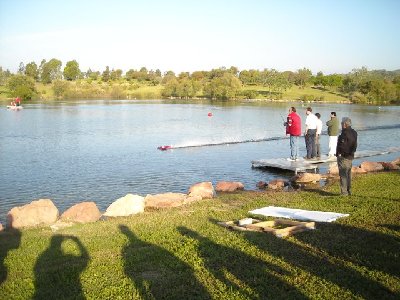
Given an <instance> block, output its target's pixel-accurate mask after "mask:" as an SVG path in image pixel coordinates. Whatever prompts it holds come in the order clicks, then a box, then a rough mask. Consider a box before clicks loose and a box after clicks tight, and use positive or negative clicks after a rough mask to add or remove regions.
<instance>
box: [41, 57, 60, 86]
mask: <svg viewBox="0 0 400 300" xmlns="http://www.w3.org/2000/svg"><path fill="white" fill-rule="evenodd" d="M61 65H62V63H61V61H60V60H58V59H55V58H52V59H51V60H50V61H49V62H46V61H45V60H42V64H41V74H40V79H41V81H42V82H43V83H51V82H52V81H53V80H56V79H61V77H62V73H61Z"/></svg>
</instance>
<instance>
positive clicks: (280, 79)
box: [260, 69, 291, 93]
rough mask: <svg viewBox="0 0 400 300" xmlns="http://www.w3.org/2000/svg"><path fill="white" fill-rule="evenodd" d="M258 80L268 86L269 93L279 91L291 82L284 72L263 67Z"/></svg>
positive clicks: (283, 89)
mask: <svg viewBox="0 0 400 300" xmlns="http://www.w3.org/2000/svg"><path fill="white" fill-rule="evenodd" d="M260 81H261V83H262V85H264V86H266V87H268V89H269V92H270V93H276V92H278V93H281V92H283V91H285V90H287V89H288V88H289V87H290V86H291V83H290V82H289V80H288V79H287V77H286V76H285V74H283V73H280V72H278V71H277V70H275V69H271V70H268V69H265V70H264V71H263V72H261V73H260Z"/></svg>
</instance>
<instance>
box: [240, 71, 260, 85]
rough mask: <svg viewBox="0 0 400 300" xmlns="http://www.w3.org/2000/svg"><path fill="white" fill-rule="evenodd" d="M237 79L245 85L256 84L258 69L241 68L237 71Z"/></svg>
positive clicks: (258, 78)
mask: <svg viewBox="0 0 400 300" xmlns="http://www.w3.org/2000/svg"><path fill="white" fill-rule="evenodd" d="M239 79H240V80H241V81H242V82H243V84H246V85H257V84H259V83H260V71H259V70H243V71H241V72H240V73H239Z"/></svg>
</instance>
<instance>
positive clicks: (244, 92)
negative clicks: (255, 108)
mask: <svg viewBox="0 0 400 300" xmlns="http://www.w3.org/2000/svg"><path fill="white" fill-rule="evenodd" d="M72 82H80V83H85V84H86V86H90V85H92V86H93V85H96V84H97V85H99V84H103V85H105V86H106V85H107V84H108V85H112V84H114V87H113V89H114V90H115V89H116V92H114V94H112V93H111V94H110V95H111V97H120V96H121V97H123V93H121V88H118V86H117V85H118V84H119V85H120V86H121V85H123V84H125V85H128V86H129V88H132V87H133V88H134V87H135V86H138V85H149V86H161V87H162V90H161V95H162V96H163V97H166V98H171V97H173V98H183V99H188V98H194V97H204V98H209V99H219V100H228V99H238V98H241V99H243V98H248V99H252V98H256V97H257V94H258V93H257V89H252V88H251V87H263V88H264V90H267V92H268V97H269V98H272V99H273V98H279V97H281V96H282V94H283V93H284V92H285V91H286V90H288V89H290V88H292V87H293V86H295V87H297V88H299V89H304V88H305V87H306V86H310V85H311V86H313V87H314V88H318V89H321V90H329V91H336V92H340V93H343V94H345V95H346V96H347V97H348V98H349V99H350V100H351V101H352V102H354V103H400V101H399V99H400V70H396V71H386V70H368V69H367V68H365V67H362V68H359V69H353V70H352V71H351V72H350V73H348V74H330V75H324V74H323V73H322V72H318V73H317V74H316V75H313V74H312V72H311V71H310V70H309V69H307V68H303V69H299V70H297V71H295V72H293V71H284V72H279V71H277V70H275V69H264V70H256V69H251V70H242V71H240V70H239V69H238V68H237V67H234V66H232V67H230V68H225V67H221V68H217V69H212V70H211V71H194V72H192V73H189V72H181V73H179V74H175V73H174V72H173V71H167V72H165V73H162V72H161V71H160V70H159V69H157V70H155V71H154V70H148V69H147V68H145V67H142V68H140V69H139V70H135V69H130V70H128V71H127V72H125V73H124V72H123V71H122V70H121V69H110V67H109V66H107V67H106V68H105V70H103V71H101V72H100V71H94V70H92V69H90V68H89V69H88V70H87V71H86V72H83V71H81V69H80V67H79V63H78V62H77V61H76V60H72V61H68V62H67V63H66V64H65V66H64V68H62V62H61V61H60V60H58V59H55V58H53V59H51V60H49V61H47V60H45V59H43V60H42V61H41V63H40V64H39V65H38V64H36V63H35V62H30V63H27V64H24V63H23V62H21V63H20V65H19V68H18V71H17V73H16V74H12V73H11V72H10V71H9V70H3V68H2V67H0V86H4V87H6V89H7V90H8V93H9V96H11V97H17V96H19V97H22V98H24V99H31V98H35V95H36V88H35V85H36V83H41V84H44V85H50V86H51V87H52V89H53V92H54V95H55V96H56V97H59V98H68V97H70V96H71V91H70V83H72ZM90 91H92V90H89V93H90ZM102 91H103V92H104V89H103V90H101V89H98V90H97V91H96V92H93V94H94V95H93V97H96V96H99V94H100V95H101V93H102ZM89 96H90V95H88V97H89Z"/></svg>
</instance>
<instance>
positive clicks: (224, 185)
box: [215, 181, 244, 192]
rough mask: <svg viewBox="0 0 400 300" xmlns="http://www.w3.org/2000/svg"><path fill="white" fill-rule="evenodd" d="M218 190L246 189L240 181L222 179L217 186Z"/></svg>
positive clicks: (233, 190)
mask: <svg viewBox="0 0 400 300" xmlns="http://www.w3.org/2000/svg"><path fill="white" fill-rule="evenodd" d="M215 190H216V191H217V192H235V191H239V190H240V191H241V190H244V185H243V183H241V182H238V181H220V182H217V185H216V186H215Z"/></svg>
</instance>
